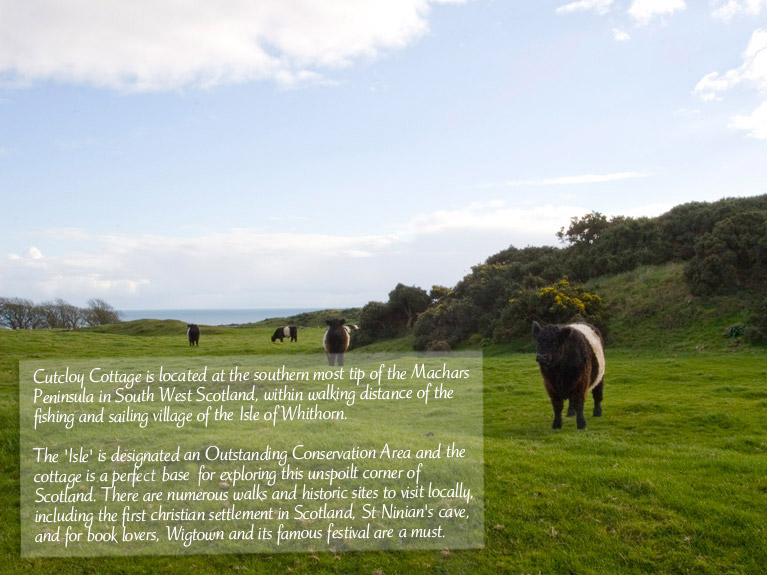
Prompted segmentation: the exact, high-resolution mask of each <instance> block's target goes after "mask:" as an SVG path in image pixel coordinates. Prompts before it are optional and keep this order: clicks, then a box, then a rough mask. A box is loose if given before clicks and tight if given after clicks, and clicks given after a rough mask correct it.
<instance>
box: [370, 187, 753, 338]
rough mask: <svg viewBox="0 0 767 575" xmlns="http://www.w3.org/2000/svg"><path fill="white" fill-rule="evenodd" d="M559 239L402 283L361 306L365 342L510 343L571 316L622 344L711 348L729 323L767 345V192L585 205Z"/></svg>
mask: <svg viewBox="0 0 767 575" xmlns="http://www.w3.org/2000/svg"><path fill="white" fill-rule="evenodd" d="M555 235H556V236H557V237H558V238H559V239H560V240H561V242H562V244H563V245H562V247H559V248H556V247H526V248H523V249H519V248H516V247H514V246H510V247H509V248H507V249H505V250H502V251H501V252H499V253H497V254H494V255H492V256H490V257H488V258H487V260H486V261H485V262H484V263H481V264H478V265H476V266H474V267H473V268H472V271H471V273H469V274H468V275H466V276H465V277H464V278H463V279H462V280H460V281H459V282H458V283H457V284H456V285H455V286H453V287H445V286H432V288H431V291H430V292H426V291H425V290H423V289H421V288H418V287H415V286H412V287H407V286H403V285H402V284H398V286H397V287H396V288H395V289H394V290H393V291H392V292H391V293H390V294H389V301H388V302H385V303H384V302H370V303H368V304H367V305H366V306H365V307H363V308H362V311H361V313H360V318H361V322H360V323H361V326H360V327H361V332H360V341H361V342H364V343H366V344H367V343H372V342H374V341H378V340H385V339H389V338H392V337H402V336H405V335H412V337H413V345H414V347H415V348H416V349H418V350H442V349H451V348H456V347H462V346H466V345H467V343H468V344H469V345H474V344H475V343H476V342H482V343H483V345H487V344H488V342H492V343H494V344H496V345H504V344H507V345H512V346H513V345H518V344H519V342H520V341H524V340H525V339H526V338H527V337H528V334H529V330H530V325H531V324H532V322H533V321H538V322H539V323H567V322H572V321H578V320H585V321H588V322H590V323H593V324H594V325H596V326H597V327H599V328H600V329H601V330H603V331H604V332H605V333H606V334H607V335H608V340H609V341H612V342H613V343H614V344H616V345H622V346H634V345H650V346H653V345H662V344H663V345H666V344H668V343H669V342H677V343H678V344H679V345H683V346H688V347H689V346H690V345H693V346H706V345H718V344H719V343H720V340H718V339H717V338H718V337H719V336H720V334H721V333H722V332H723V331H724V330H725V328H728V327H732V329H731V330H730V334H731V335H733V336H735V337H734V339H733V340H732V341H730V342H729V343H733V342H735V341H739V340H738V339H737V338H738V337H740V336H745V339H747V340H748V341H750V342H755V343H759V342H762V343H764V342H765V340H767V298H766V297H765V295H764V294H765V292H766V291H767V195H762V196H756V197H750V198H726V199H723V200H720V201H718V202H713V203H706V202H692V203H689V204H684V205H681V206H677V207H675V208H673V209H672V210H670V211H669V212H667V213H665V214H663V215H661V216H658V217H657V218H628V217H623V216H618V217H612V218H607V217H606V216H604V215H602V214H600V213H598V212H592V213H590V214H586V215H584V216H581V217H578V216H576V217H573V218H571V222H570V226H569V227H568V228H567V229H565V228H562V229H561V230H560V231H559V232H557V233H556V234H555ZM403 294H407V298H406V299H405V298H403V297H402V295H403ZM405 301H407V302H418V303H419V305H418V306H416V305H413V304H412V303H410V304H409V305H407V306H404V305H403V302H405ZM744 310H745V311H744ZM406 311H407V312H408V313H405V312H406ZM414 315H417V319H416V320H415V321H413V316H414ZM405 319H406V320H407V321H405ZM392 326H393V327H394V328H396V329H393V328H392ZM726 343H728V342H725V344H726Z"/></svg>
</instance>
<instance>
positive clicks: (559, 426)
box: [551, 421, 562, 429]
mask: <svg viewBox="0 0 767 575" xmlns="http://www.w3.org/2000/svg"><path fill="white" fill-rule="evenodd" d="M551 429H562V422H561V421H555V422H554V423H552V424H551Z"/></svg>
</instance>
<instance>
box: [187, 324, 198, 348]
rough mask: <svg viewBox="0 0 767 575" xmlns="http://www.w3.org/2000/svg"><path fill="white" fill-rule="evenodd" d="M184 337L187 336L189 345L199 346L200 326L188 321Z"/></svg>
mask: <svg viewBox="0 0 767 575" xmlns="http://www.w3.org/2000/svg"><path fill="white" fill-rule="evenodd" d="M186 337H188V338H189V345H190V346H192V345H196V346H197V347H199V346H200V328H199V327H197V324H196V323H190V324H188V325H187V326H186Z"/></svg>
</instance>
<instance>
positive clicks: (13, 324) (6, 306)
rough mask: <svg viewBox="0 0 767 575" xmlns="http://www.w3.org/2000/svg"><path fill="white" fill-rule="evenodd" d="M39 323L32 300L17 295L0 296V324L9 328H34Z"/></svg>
mask: <svg viewBox="0 0 767 575" xmlns="http://www.w3.org/2000/svg"><path fill="white" fill-rule="evenodd" d="M40 323H41V321H40V317H39V315H38V311H37V310H36V306H35V304H34V303H33V302H32V301H30V300H28V299H21V298H18V297H12V298H0V325H2V326H4V327H8V328H11V329H34V328H35V327H38V326H39V325H40Z"/></svg>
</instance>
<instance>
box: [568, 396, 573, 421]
mask: <svg viewBox="0 0 767 575" xmlns="http://www.w3.org/2000/svg"><path fill="white" fill-rule="evenodd" d="M574 415H575V406H574V405H573V401H572V400H571V399H568V400H567V417H573V416H574Z"/></svg>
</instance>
